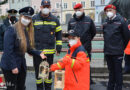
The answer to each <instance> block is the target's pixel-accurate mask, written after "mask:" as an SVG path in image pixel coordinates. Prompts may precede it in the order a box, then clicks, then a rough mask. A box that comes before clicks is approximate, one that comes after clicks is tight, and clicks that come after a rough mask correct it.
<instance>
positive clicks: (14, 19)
mask: <svg viewBox="0 0 130 90" xmlns="http://www.w3.org/2000/svg"><path fill="white" fill-rule="evenodd" d="M10 21H11V23H12V24H14V23H15V21H16V17H15V16H11V17H10Z"/></svg>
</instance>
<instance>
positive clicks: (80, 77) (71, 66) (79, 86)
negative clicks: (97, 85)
mask: <svg viewBox="0 0 130 90" xmlns="http://www.w3.org/2000/svg"><path fill="white" fill-rule="evenodd" d="M79 46H81V42H80V41H78V42H77V44H76V45H74V46H72V47H71V48H70V54H66V55H65V57H64V58H63V61H62V62H58V63H57V64H53V65H52V66H51V68H50V69H51V71H55V70H60V69H64V68H65V87H64V90H90V62H89V58H88V57H87V55H86V53H85V52H84V51H79V52H78V53H77V55H76V58H75V59H72V58H71V56H72V54H73V52H74V51H75V50H76V48H78V47H79ZM73 72H74V73H73Z"/></svg>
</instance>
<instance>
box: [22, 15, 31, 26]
mask: <svg viewBox="0 0 130 90" xmlns="http://www.w3.org/2000/svg"><path fill="white" fill-rule="evenodd" d="M30 22H31V20H28V19H25V18H24V17H22V18H21V23H22V24H23V25H24V26H28V25H29V23H30Z"/></svg>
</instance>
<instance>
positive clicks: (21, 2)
mask: <svg viewBox="0 0 130 90" xmlns="http://www.w3.org/2000/svg"><path fill="white" fill-rule="evenodd" d="M8 1H9V8H10V9H16V10H19V9H21V8H23V7H26V6H31V0H8ZM36 1H37V0H36Z"/></svg>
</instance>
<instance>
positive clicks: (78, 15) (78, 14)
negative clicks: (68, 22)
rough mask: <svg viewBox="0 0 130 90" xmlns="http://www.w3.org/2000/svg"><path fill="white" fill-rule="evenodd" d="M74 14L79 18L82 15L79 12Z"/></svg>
mask: <svg viewBox="0 0 130 90" xmlns="http://www.w3.org/2000/svg"><path fill="white" fill-rule="evenodd" d="M75 14H76V16H77V17H80V16H82V15H83V12H81V11H77V12H76V13H75Z"/></svg>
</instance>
